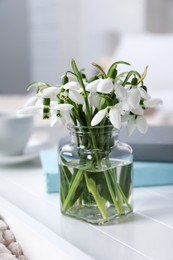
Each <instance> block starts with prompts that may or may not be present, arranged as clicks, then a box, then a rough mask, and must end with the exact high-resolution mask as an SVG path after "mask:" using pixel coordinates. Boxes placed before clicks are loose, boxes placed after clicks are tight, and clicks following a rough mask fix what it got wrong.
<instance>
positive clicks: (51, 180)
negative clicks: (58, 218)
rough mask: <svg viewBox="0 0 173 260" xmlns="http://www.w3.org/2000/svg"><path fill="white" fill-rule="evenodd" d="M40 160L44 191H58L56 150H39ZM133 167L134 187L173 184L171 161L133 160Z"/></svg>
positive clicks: (172, 165)
mask: <svg viewBox="0 0 173 260" xmlns="http://www.w3.org/2000/svg"><path fill="white" fill-rule="evenodd" d="M40 160H41V163H42V168H43V172H44V174H45V183H46V191H47V192H48V193H54V192H59V187H60V180H59V172H58V159H57V152H56V151H55V150H53V149H48V150H43V151H41V152H40ZM133 169H134V180H133V183H134V187H144V186H157V185H171V184H173V162H144V161H135V162H134V163H133Z"/></svg>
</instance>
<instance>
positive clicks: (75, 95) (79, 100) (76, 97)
mask: <svg viewBox="0 0 173 260" xmlns="http://www.w3.org/2000/svg"><path fill="white" fill-rule="evenodd" d="M69 98H70V99H71V100H72V101H73V102H75V103H76V104H83V103H84V98H83V96H82V95H81V94H80V93H79V92H77V91H75V90H69Z"/></svg>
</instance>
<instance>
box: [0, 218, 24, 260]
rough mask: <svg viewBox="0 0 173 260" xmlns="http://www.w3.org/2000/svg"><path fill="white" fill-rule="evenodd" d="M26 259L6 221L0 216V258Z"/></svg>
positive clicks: (6, 259)
mask: <svg viewBox="0 0 173 260" xmlns="http://www.w3.org/2000/svg"><path fill="white" fill-rule="evenodd" d="M13 259H14V260H15V259H18V260H28V258H26V257H25V256H24V254H23V251H22V248H21V245H20V244H19V243H18V242H17V241H16V238H15V236H14V234H13V232H12V231H11V229H10V227H9V226H8V225H7V223H6V222H5V221H4V220H3V219H1V218H0V260H13Z"/></svg>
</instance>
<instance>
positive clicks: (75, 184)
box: [62, 169, 83, 212]
mask: <svg viewBox="0 0 173 260" xmlns="http://www.w3.org/2000/svg"><path fill="white" fill-rule="evenodd" d="M82 174H83V170H82V169H80V170H78V172H77V174H76V176H75V179H74V180H73V182H72V184H71V187H70V189H69V191H68V194H67V197H66V199H65V201H64V204H63V206H62V211H63V212H65V211H66V210H67V208H68V204H69V202H70V200H71V198H72V195H73V194H74V192H75V191H76V189H77V187H78V185H79V183H80V180H81V177H82Z"/></svg>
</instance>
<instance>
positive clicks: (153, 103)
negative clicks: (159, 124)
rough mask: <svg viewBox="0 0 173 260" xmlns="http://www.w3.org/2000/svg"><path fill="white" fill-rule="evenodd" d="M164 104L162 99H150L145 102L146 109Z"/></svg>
mask: <svg viewBox="0 0 173 260" xmlns="http://www.w3.org/2000/svg"><path fill="white" fill-rule="evenodd" d="M162 103H163V102H162V100H161V99H160V98H150V99H148V100H145V101H144V105H145V107H156V106H158V105H161V104H162Z"/></svg>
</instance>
